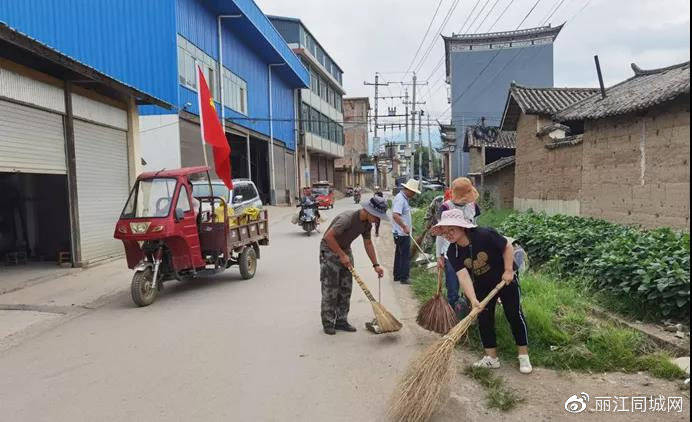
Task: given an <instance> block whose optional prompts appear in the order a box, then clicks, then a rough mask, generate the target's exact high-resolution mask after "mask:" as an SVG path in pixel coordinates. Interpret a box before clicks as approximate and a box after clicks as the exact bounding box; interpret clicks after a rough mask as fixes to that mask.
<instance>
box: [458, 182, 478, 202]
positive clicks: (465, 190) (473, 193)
mask: <svg viewBox="0 0 692 422" xmlns="http://www.w3.org/2000/svg"><path fill="white" fill-rule="evenodd" d="M476 200H478V191H477V190H476V188H474V187H473V183H471V179H469V178H468V177H457V178H456V179H454V181H452V202H454V203H455V204H459V203H466V204H469V203H471V202H476Z"/></svg>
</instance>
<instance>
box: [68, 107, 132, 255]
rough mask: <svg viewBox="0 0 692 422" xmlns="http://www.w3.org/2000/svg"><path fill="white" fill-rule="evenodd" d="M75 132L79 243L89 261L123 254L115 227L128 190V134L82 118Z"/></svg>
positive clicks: (76, 125)
mask: <svg viewBox="0 0 692 422" xmlns="http://www.w3.org/2000/svg"><path fill="white" fill-rule="evenodd" d="M74 134H75V155H76V166H77V200H78V204H79V229H80V230H79V231H80V233H79V234H80V246H81V250H82V262H83V263H84V264H88V263H90V262H94V261H99V260H103V259H107V258H110V257H115V256H121V255H123V254H124V249H123V245H122V242H121V241H119V240H115V239H113V230H114V228H115V223H116V222H117V221H118V217H119V216H120V212H121V211H122V208H123V206H124V205H125V201H126V200H127V195H128V193H129V179H128V160H127V136H126V132H125V131H123V130H118V129H113V128H111V127H107V126H101V125H98V124H94V123H88V122H84V121H81V120H75V122H74Z"/></svg>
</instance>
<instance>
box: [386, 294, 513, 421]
mask: <svg viewBox="0 0 692 422" xmlns="http://www.w3.org/2000/svg"><path fill="white" fill-rule="evenodd" d="M505 285H506V282H505V281H501V282H500V283H499V284H498V285H497V286H495V288H494V289H493V290H492V291H491V292H490V294H488V296H487V297H486V298H485V299H483V301H482V302H481V303H480V305H481V306H480V307H478V308H473V309H472V310H471V312H470V313H469V315H468V316H467V317H466V318H464V319H463V320H461V322H459V323H458V324H457V325H455V326H454V328H452V329H451V330H450V331H449V332H448V333H447V334H446V335H445V336H443V337H442V338H441V339H439V340H437V341H436V342H435V343H433V344H432V345H430V346H429V347H428V348H427V349H426V350H425V351H424V352H423V354H421V355H420V356H419V357H418V358H417V359H416V360H415V361H414V362H413V363H412V364H411V366H410V367H409V369H408V371H407V374H406V376H405V378H404V379H403V380H402V382H401V384H399V389H398V391H397V393H396V394H395V396H394V397H393V398H392V402H391V405H390V408H389V410H388V415H389V417H390V418H391V419H392V420H394V421H397V422H424V421H427V420H428V419H430V416H431V415H432V414H433V412H434V411H435V408H436V406H437V405H438V403H439V401H438V400H439V397H440V393H441V392H442V389H443V388H445V387H446V386H447V385H448V383H449V381H450V379H451V377H452V374H453V372H452V371H451V370H450V367H449V366H450V364H451V361H452V352H453V351H454V346H456V344H457V343H458V342H459V340H460V339H461V338H462V337H463V336H464V335H465V334H466V332H467V331H468V329H469V327H470V326H471V324H472V323H473V321H475V320H476V318H477V317H478V314H479V313H480V312H481V310H482V309H484V308H485V306H487V304H488V302H490V301H491V300H492V298H493V297H495V295H497V293H498V292H499V291H500V289H502V288H503V287H504V286H505Z"/></svg>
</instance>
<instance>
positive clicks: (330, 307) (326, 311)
mask: <svg viewBox="0 0 692 422" xmlns="http://www.w3.org/2000/svg"><path fill="white" fill-rule="evenodd" d="M348 257H349V259H350V260H351V262H352V263H353V255H352V254H351V252H350V251H349V252H348ZM320 283H321V284H322V310H321V315H322V325H323V326H324V327H333V326H334V325H335V324H336V323H337V322H346V320H347V318H348V311H349V310H350V309H351V290H352V288H353V277H352V276H351V272H350V271H349V270H348V268H346V267H344V266H343V265H342V264H341V262H339V257H338V255H336V254H335V253H333V252H331V251H324V250H320Z"/></svg>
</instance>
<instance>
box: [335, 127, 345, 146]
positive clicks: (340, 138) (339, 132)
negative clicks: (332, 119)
mask: <svg viewBox="0 0 692 422" xmlns="http://www.w3.org/2000/svg"><path fill="white" fill-rule="evenodd" d="M336 143H337V144H339V145H343V144H344V127H343V126H341V125H339V124H337V125H336Z"/></svg>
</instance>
